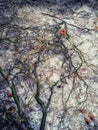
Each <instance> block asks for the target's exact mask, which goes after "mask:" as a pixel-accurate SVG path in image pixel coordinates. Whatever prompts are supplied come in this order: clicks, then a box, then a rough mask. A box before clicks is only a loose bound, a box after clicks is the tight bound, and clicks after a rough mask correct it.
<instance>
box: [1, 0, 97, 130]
mask: <svg viewBox="0 0 98 130" xmlns="http://www.w3.org/2000/svg"><path fill="white" fill-rule="evenodd" d="M33 2H34V1H31V0H30V1H29V0H28V1H25V2H24V3H22V1H21V0H18V1H13V0H7V1H5V2H4V1H1V3H0V14H1V16H0V17H2V18H1V19H2V20H0V30H1V32H0V57H1V59H0V61H1V63H0V129H1V130H8V129H9V130H28V129H30V130H45V129H47V126H48V125H50V128H51V130H52V129H53V126H54V124H56V123H54V124H53V122H54V121H55V120H56V119H58V120H59V123H58V124H56V129H58V130H61V129H72V128H70V126H69V125H66V122H71V121H72V120H73V118H74V117H75V116H76V114H79V113H81V118H82V116H83V122H82V121H80V124H79V125H78V127H77V128H80V129H83V130H85V129H87V130H89V129H91V130H94V129H96V130H97V129H98V121H97V117H96V115H94V114H93V112H92V111H90V110H88V107H89V105H88V104H89V103H88V102H89V101H90V102H91V103H94V104H96V105H97V94H96V89H95V88H94V87H93V86H91V85H90V84H89V83H88V81H87V79H88V78H89V77H88V74H87V72H88V71H90V72H91V73H92V74H94V75H95V76H96V73H97V71H96V70H97V66H96V65H94V64H92V63H90V62H89V60H88V59H87V57H88V56H87V55H86V57H85V53H84V52H82V50H81V49H80V48H79V45H80V44H83V43H79V45H77V44H75V42H74V41H73V40H72V36H71V34H70V28H74V29H76V30H78V31H79V33H80V32H85V31H87V32H88V33H91V32H95V33H96V32H97V26H95V28H92V29H91V28H87V27H80V26H78V25H74V24H71V23H69V22H67V21H65V20H64V19H63V18H59V17H58V16H56V15H55V14H54V15H51V14H48V13H43V17H44V16H47V17H49V18H52V19H53V25H44V26H31V25H30V26H28V27H23V26H20V25H18V24H16V23H17V22H16V23H15V19H18V18H17V10H18V8H20V7H21V6H23V5H24V4H25V3H27V4H33ZM35 3H36V2H35ZM13 11H14V12H13ZM6 12H7V13H8V14H7V15H6ZM16 21H17V20H16ZM78 37H79V36H78ZM86 71H87V72H86ZM58 93H59V95H56V94H58ZM92 97H94V98H95V99H96V100H95V99H94V100H93V99H92V100H91V98H92ZM54 104H55V105H54ZM57 104H59V107H60V108H59V109H60V110H59V109H56V107H57ZM84 107H85V108H84ZM36 109H38V111H40V113H41V116H39V117H38V118H39V124H37V123H36V122H35V124H33V125H32V124H30V120H31V118H30V117H29V113H30V112H31V111H32V112H35V111H36ZM57 110H58V111H57ZM56 111H57V113H56ZM60 111H61V113H60V114H58V113H59V112H60ZM51 112H53V117H52V116H51V119H52V122H49V121H48V120H47V118H48V116H49V114H50V113H51ZM69 113H70V114H69ZM33 114H34V113H33ZM68 114H69V115H70V116H69V115H68ZM55 115H56V116H58V117H57V118H56V116H55ZM54 118H56V119H54ZM32 120H35V119H32ZM74 121H76V120H75V119H74V120H73V121H72V123H73V122H74ZM55 122H56V121H55ZM78 122H79V120H78ZM69 124H70V123H69ZM37 125H38V126H37ZM62 126H63V128H62Z"/></svg>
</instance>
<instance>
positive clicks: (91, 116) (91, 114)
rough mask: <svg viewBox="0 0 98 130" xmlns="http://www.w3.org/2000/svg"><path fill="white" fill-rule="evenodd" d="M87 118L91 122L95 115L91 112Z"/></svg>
mask: <svg viewBox="0 0 98 130" xmlns="http://www.w3.org/2000/svg"><path fill="white" fill-rule="evenodd" d="M88 116H89V118H90V119H91V120H95V115H94V114H93V113H92V112H89V113H88Z"/></svg>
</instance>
